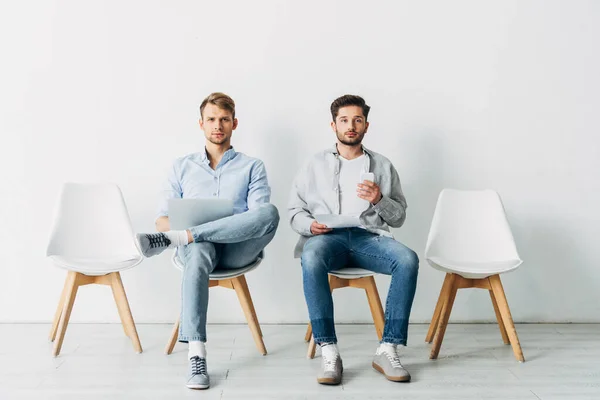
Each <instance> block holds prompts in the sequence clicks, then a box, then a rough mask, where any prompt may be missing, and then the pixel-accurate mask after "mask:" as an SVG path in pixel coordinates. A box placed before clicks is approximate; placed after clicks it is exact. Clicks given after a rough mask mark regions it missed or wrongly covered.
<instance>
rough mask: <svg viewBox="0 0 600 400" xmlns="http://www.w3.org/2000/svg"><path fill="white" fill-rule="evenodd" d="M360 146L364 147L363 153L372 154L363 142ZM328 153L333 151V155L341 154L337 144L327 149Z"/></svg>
mask: <svg viewBox="0 0 600 400" xmlns="http://www.w3.org/2000/svg"><path fill="white" fill-rule="evenodd" d="M360 147H362V151H363V153H365V154H366V155H368V156H371V152H370V150H369V149H367V148H366V147H365V146H363V145H362V144H361V145H360ZM326 152H327V153H332V154H333V155H336V156H339V155H340V153H339V152H338V149H337V144H334V145H333V147H330V148H329V149H327V150H326Z"/></svg>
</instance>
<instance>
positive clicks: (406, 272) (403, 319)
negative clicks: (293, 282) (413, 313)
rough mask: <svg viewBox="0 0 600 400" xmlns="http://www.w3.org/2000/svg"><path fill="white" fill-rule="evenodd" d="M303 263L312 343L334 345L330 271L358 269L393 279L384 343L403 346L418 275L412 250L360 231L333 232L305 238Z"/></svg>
mask: <svg viewBox="0 0 600 400" xmlns="http://www.w3.org/2000/svg"><path fill="white" fill-rule="evenodd" d="M301 263H302V277H303V283H304V297H305V298H306V304H307V306H308V314H309V316H310V323H311V325H312V330H313V337H314V338H315V342H316V343H337V337H336V334H335V325H334V320H333V298H332V296H331V291H330V289H329V281H328V275H327V274H328V272H329V271H332V270H335V269H340V268H343V267H358V268H364V269H367V270H369V271H373V272H377V273H380V274H386V275H391V276H392V281H391V283H390V288H389V291H388V296H387V300H386V304H385V327H384V330H383V340H382V342H388V343H394V344H401V345H406V340H407V337H408V319H409V317H410V309H411V307H412V303H413V299H414V297H415V290H416V287H417V274H418V271H419V258H418V257H417V255H416V254H415V252H414V251H412V250H411V249H409V248H408V247H406V246H404V245H403V244H402V243H399V242H397V241H396V240H394V239H392V238H390V237H385V236H379V235H377V234H374V233H371V232H368V231H366V230H364V229H361V228H345V229H334V230H333V231H332V232H330V233H326V234H323V235H317V236H313V237H311V238H310V239H308V241H307V242H306V244H305V245H304V250H303V251H302V256H301Z"/></svg>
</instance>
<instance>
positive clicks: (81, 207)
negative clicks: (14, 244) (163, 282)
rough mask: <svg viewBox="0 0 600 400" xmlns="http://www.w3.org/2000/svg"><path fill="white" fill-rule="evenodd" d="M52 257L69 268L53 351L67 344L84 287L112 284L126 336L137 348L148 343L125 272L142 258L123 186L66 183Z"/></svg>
mask: <svg viewBox="0 0 600 400" xmlns="http://www.w3.org/2000/svg"><path fill="white" fill-rule="evenodd" d="M46 255H47V256H48V257H49V258H50V259H51V260H52V261H53V262H54V263H55V264H56V265H57V266H58V267H61V268H64V269H66V270H67V271H68V274H67V279H66V281H65V285H64V288H63V291H62V294H61V297H60V300H59V303H58V307H57V310H56V314H55V316H54V321H53V324H52V329H51V330H50V340H51V341H54V340H55V339H56V335H57V333H58V340H56V342H55V344H54V350H53V354H54V356H55V357H56V356H58V354H59V353H60V349H61V347H62V343H63V339H64V336H65V332H66V330H67V325H68V323H69V317H70V316H71V310H72V308H73V303H74V302H75V297H76V295H77V290H78V288H79V286H83V285H88V284H94V283H95V284H101V285H108V286H110V287H111V289H112V292H113V296H114V299H115V302H116V303H117V309H118V311H119V316H120V318H121V322H122V324H123V328H124V330H125V334H126V335H127V336H128V337H129V338H130V339H131V340H132V342H133V346H134V349H135V350H136V351H137V352H138V353H141V352H142V346H141V344H140V340H139V337H138V334H137V330H136V328H135V323H134V321H133V317H132V315H131V310H130V308H129V303H128V301H127V296H126V294H125V289H124V288H123V282H122V281H121V275H120V271H123V270H126V269H128V268H132V267H134V266H136V265H137V264H139V263H140V262H141V261H142V259H143V258H142V255H141V253H140V251H139V249H138V248H137V244H136V242H135V238H134V233H133V229H132V227H131V221H130V219H129V214H128V212H127V207H126V205H125V201H124V200H123V195H122V194H121V190H120V189H119V187H118V186H117V185H115V184H108V183H106V184H105V183H100V184H99V183H90V184H81V183H66V184H64V186H63V188H62V192H61V194H60V198H59V203H58V208H57V211H56V215H55V220H54V227H53V230H52V233H51V236H50V242H49V244H48V249H47V252H46Z"/></svg>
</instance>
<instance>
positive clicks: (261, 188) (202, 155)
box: [156, 147, 271, 219]
mask: <svg viewBox="0 0 600 400" xmlns="http://www.w3.org/2000/svg"><path fill="white" fill-rule="evenodd" d="M162 194H163V195H162V200H161V204H160V207H159V211H158V215H157V216H156V218H157V219H158V218H159V217H165V216H168V215H169V207H168V204H169V199H173V198H186V199H229V200H232V201H233V213H234V214H239V213H243V212H244V211H248V210H250V209H253V208H256V207H258V206H259V205H260V204H263V203H268V202H269V201H270V199H271V188H270V187H269V182H268V181H267V170H266V169H265V165H264V164H263V162H262V161H261V160H259V159H257V158H252V157H248V156H247V155H245V154H243V153H238V152H236V151H235V150H234V149H233V147H232V148H230V149H229V150H227V151H226V152H225V154H223V158H222V159H221V161H220V162H219V165H217V168H216V169H214V170H213V169H212V168H211V167H210V162H209V160H208V157H207V156H206V149H204V150H203V151H202V152H199V153H193V154H189V155H187V156H185V157H181V158H178V159H177V160H175V162H174V163H173V166H172V167H171V170H170V171H169V177H168V179H167V182H166V183H165V185H164V187H163V191H162Z"/></svg>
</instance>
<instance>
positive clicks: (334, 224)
mask: <svg viewBox="0 0 600 400" xmlns="http://www.w3.org/2000/svg"><path fill="white" fill-rule="evenodd" d="M314 217H315V219H316V220H317V222H318V223H320V224H324V225H327V227H328V228H353V227H355V226H359V225H360V219H359V218H358V217H350V216H347V215H336V214H319V215H315V216H314Z"/></svg>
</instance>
